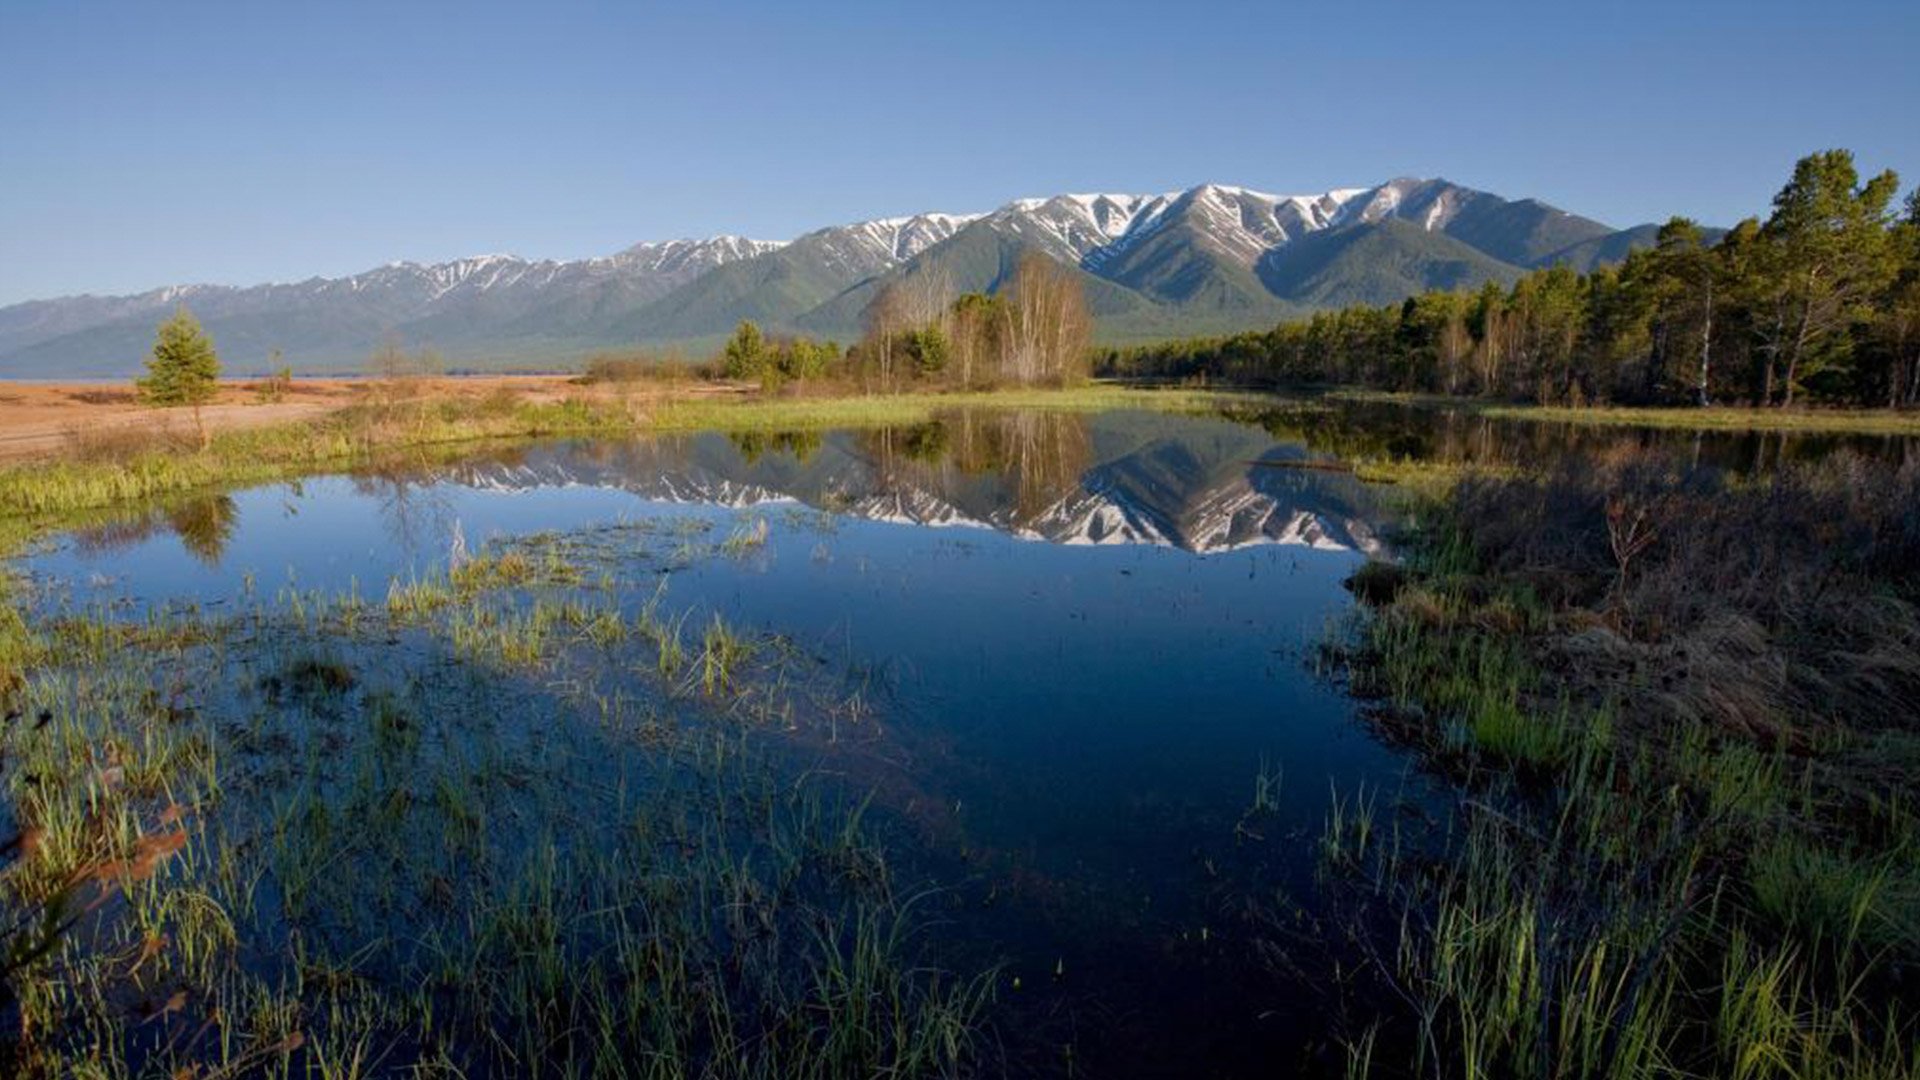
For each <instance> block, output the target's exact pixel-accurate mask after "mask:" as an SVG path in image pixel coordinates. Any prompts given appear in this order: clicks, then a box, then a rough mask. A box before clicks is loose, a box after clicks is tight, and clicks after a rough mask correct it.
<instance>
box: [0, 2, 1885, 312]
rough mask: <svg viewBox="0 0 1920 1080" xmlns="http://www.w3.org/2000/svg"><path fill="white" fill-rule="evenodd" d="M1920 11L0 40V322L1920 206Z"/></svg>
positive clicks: (709, 22) (73, 34) (109, 23)
mask: <svg viewBox="0 0 1920 1080" xmlns="http://www.w3.org/2000/svg"><path fill="white" fill-rule="evenodd" d="M1916 45H1920V2H1915V0H1904V2H1901V3H1856V2H1847V0H1825V2H1819V3H1806V2H1802V3H1772V2H1767V0H1750V2H1744V3H1709V2H1677V0H1667V2H1663V3H1641V2H1617V0H1616V2H1606V3H1581V4H1577V5H1548V4H1541V3H1530V4H1521V3H1513V4H1492V3H1472V2H1463V0H1455V2H1450V3H1445V4H1435V3H1422V4H1399V3H1393V2H1388V0H1377V2H1374V3H1370V4H1365V5H1345V4H1333V3H1320V4H1315V5H1310V6H1309V5H1296V4H1290V3H1278V2H1268V3H1255V4H1236V3H1221V2H1196V0H1184V2H1182V0H1168V2H1165V3H1159V4H1152V5H1134V4H1128V3H1097V4H1096V3H1056V2H1050V0H1023V2H1018V3H1001V2H999V0H972V2H969V3H964V4H957V3H956V4H940V5H936V4H930V3H916V2H911V0H895V2H890V3H871V4H868V3H843V4H833V3H828V2H825V0H821V2H817V3H797V2H795V3H781V4H773V3H755V4H749V3H726V2H695V3H675V4H643V3H621V4H615V3H607V4H580V3H562V2H543V3H532V2H527V3H517V4H511V5H499V6H494V5H490V4H487V3H483V2H479V0H467V2H463V3H457V4H455V3H450V4H437V3H426V2H411V0H407V2H390V3H381V4H364V5H362V4H355V3H348V2H327V3H312V4H301V5H292V4H281V3H261V2H258V0H252V2H247V3H213V2H205V3H164V4H163V3H154V2H152V0H138V2H128V3H109V2H100V3H73V2H71V0H4V2H0V304H4V303H11V302H13V301H17V300H22V299H26V298H30V297H42V296H50V295H57V294H63V293H71V292H128V291H136V290H140V289H145V288H149V287H153V286H156V285H161V284H168V283H176V282H190V281H207V282H221V283H232V284H251V283H256V282H260V281H273V280H294V279H298V278H303V277H307V276H310V275H313V274H322V275H328V276H332V275H338V274H343V273H350V272H353V271H357V270H362V269H366V268H368V267H371V266H375V265H378V264H380V263H383V262H387V261H390V260H396V259H414V260H419V261H432V260H438V259H445V258H451V257H455V256H459V255H470V254H481V253H486V252H494V251H507V252H512V253H515V254H519V255H525V256H529V257H554V258H572V257H580V256H587V255H597V254H606V253H609V252H611V251H615V250H617V249H619V248H621V247H624V246H626V245H628V244H631V243H633V242H635V241H639V240H644V239H669V238H673V237H678V236H701V235H709V234H713V233H718V232H737V233H744V234H747V235H750V236H756V237H765V238H771V239H784V238H787V237H791V236H793V235H795V234H796V233H799V232H803V231H805V230H807V229H809V228H814V227H818V226H821V225H826V224H833V223H838V222H844V221H852V220H858V219H861V218H866V217H878V216H883V215H890V214H900V213H909V212H913V211H918V210H929V209H939V210H953V211H969V210H984V209H990V208H992V207H994V206H997V205H999V204H1000V203H1002V202H1005V201H1006V200H1008V199H1010V198H1013V197H1016V196H1022V195H1035V194H1052V193H1057V192H1062V191H1162V190H1170V189H1173V188H1177V187H1184V186H1188V185H1192V184H1195V183H1200V182H1204V181H1215V182H1220V183H1228V184H1241V185H1245V186H1248V187H1254V188H1259V189H1261V190H1266V191H1276V192H1282V193H1300V192H1314V191H1321V190H1324V189H1327V188H1331V187H1347V186H1361V185H1366V184H1372V183H1377V182H1379V181H1381V180H1385V179H1387V178H1389V177H1392V176H1397V175H1418V176H1444V177H1446V178H1448V179H1450V180H1454V181H1457V182H1460V183H1465V184H1469V185H1472V186H1475V187H1481V188H1485V189H1488V190H1491V191H1495V192H1498V193H1500V194H1503V195H1508V196H1514V197H1517V196H1524V195H1532V196H1536V197H1539V198H1542V199H1545V200H1546V201H1548V202H1552V203H1555V204H1557V205H1559V206H1562V207H1564V208H1566V209H1569V210H1574V211H1577V212H1580V213H1584V214H1587V215H1589V216H1592V217H1597V218H1599V219H1601V220H1603V221H1607V222H1610V223H1614V224H1619V225H1627V224H1633V223H1636V222H1639V221H1645V220H1653V219H1659V218H1664V217H1666V216H1667V215H1669V214H1673V213H1685V214H1689V215H1692V216H1694V217H1697V218H1700V219H1703V220H1705V221H1708V222H1715V223H1727V222H1731V221H1733V220H1735V219H1737V218H1739V217H1741V216H1744V215H1747V214H1751V213H1758V212H1761V211H1763V210H1764V209H1765V207H1766V204H1767V201H1768V199H1769V198H1770V197H1771V196H1772V194H1773V192H1774V191H1775V190H1777V189H1778V188H1779V186H1780V184H1781V182H1782V181H1783V180H1784V179H1785V177H1786V175H1787V172H1788V170H1789V169H1790V168H1791V166H1792V163H1793V161H1794V159H1795V158H1796V157H1798V156H1800V155H1801V154H1803V153H1806V152H1809V151H1812V150H1816V149H1823V148H1827V147H1832V146H1844V147H1849V148H1851V149H1853V150H1854V151H1855V152H1856V153H1857V154H1858V155H1859V158H1860V161H1861V164H1862V166H1863V167H1864V168H1867V169H1873V170H1877V169H1880V168H1886V167H1892V168H1895V169H1898V170H1900V171H1901V173H1902V175H1903V176H1904V177H1906V178H1907V182H1906V184H1905V185H1904V186H1905V187H1909V188H1910V187H1911V186H1912V181H1914V180H1920V64H1917V63H1916V62H1915V56H1916Z"/></svg>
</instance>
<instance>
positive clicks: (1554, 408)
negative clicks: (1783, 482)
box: [1328, 390, 1920, 435]
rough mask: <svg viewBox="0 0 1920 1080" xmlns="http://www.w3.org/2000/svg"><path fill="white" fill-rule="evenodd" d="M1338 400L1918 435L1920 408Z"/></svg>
mask: <svg viewBox="0 0 1920 1080" xmlns="http://www.w3.org/2000/svg"><path fill="white" fill-rule="evenodd" d="M1328 396H1329V397H1332V398H1334V399H1336V400H1343V401H1359V402H1368V401H1378V402H1392V403H1398V404H1406V405H1418V406H1423V407H1432V408H1445V409H1457V410H1460V411H1464V412H1470V413H1472V414H1474V415H1476V416H1486V417H1491V418H1494V419H1498V420H1530V421H1539V422H1543V423H1555V424H1582V425H1588V426H1595V427H1653V428H1674V429H1681V430H1690V431H1692V430H1698V431H1764V432H1777V433H1789V434H1790V433H1803V434H1831V435H1920V412H1912V411H1899V410H1893V409H1795V410H1785V409H1753V408H1743V407H1736V406H1711V407H1708V408H1692V407H1687V406H1666V407H1657V408H1648V407H1630V406H1621V405H1589V406H1580V407H1577V408H1576V407H1569V406H1559V405H1516V404H1508V403H1499V402H1489V401H1478V400H1474V399H1471V398H1459V397H1448V396H1444V395H1437V394H1396V393H1388V392H1385V391H1378V390H1336V391H1333V392H1332V393H1330V394H1329V395H1328Z"/></svg>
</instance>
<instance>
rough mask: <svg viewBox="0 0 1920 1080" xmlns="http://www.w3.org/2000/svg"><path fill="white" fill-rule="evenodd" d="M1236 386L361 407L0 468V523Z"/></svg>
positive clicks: (1167, 397) (1177, 405)
mask: <svg viewBox="0 0 1920 1080" xmlns="http://www.w3.org/2000/svg"><path fill="white" fill-rule="evenodd" d="M1231 397H1232V395H1222V394H1213V393H1204V392H1192V391H1164V392H1160V391H1144V390H1135V389H1127V388H1123V387H1116V386H1082V387H1072V388H1067V389H1052V390H1008V391H1002V392H994V393H965V394H894V395H880V396H868V397H845V398H807V397H771V398H759V397H755V398H748V399H744V400H728V401H715V400H710V399H681V400H675V399H672V398H668V399H666V400H664V401H652V400H646V399H627V398H622V397H620V396H617V395H616V396H609V397H584V396H583V397H581V398H577V399H572V400H567V401H561V402H528V401H522V400H519V399H517V398H515V397H513V396H512V395H510V394H509V395H502V396H500V397H499V398H496V399H492V400H483V401H464V400H462V401H453V400H431V399H428V400H418V401H410V402H400V403H396V404H391V405H359V406H354V407H351V408H348V409H343V410H341V411H340V412H337V413H334V414H331V415H329V416H326V417H324V418H322V419H319V420H316V421H313V422H310V423H297V424H289V425H285V426H281V427H274V428H263V429H258V430H252V431H238V432H229V433H225V434H221V435H217V436H215V437H214V438H213V440H212V441H211V443H210V444H209V445H208V446H206V447H205V448H201V447H199V446H197V445H180V444H178V443H177V442H172V441H166V440H160V441H155V442H150V443H133V444H130V445H121V446H111V447H102V448H92V447H89V448H84V450H83V452H82V453H81V454H80V455H79V456H77V457H75V458H67V459H62V460H57V461H50V462H33V463H27V464H19V465H13V466H10V467H7V468H4V469H0V528H9V527H10V528H13V529H15V530H17V529H18V528H19V522H21V521H33V520H36V519H45V518H49V517H54V516H58V515H61V514H68V513H72V512H76V511H84V510H89V509H95V508H99V507H105V506H112V505H116V504H123V503H129V502H136V501H139V500H143V499H151V498H155V497H157V496H164V495H171V494H178V493H181V492H187V491H194V490H198V489H202V488H208V487H213V486H217V485H231V484H245V483H259V482H264V481H270V480H277V479H282V478H287V477H293V476H300V475H304V474H309V473H314V472H319V471H324V470H329V469H342V468H353V467H357V466H361V465H368V464H374V463H378V462H380V461H381V460H382V459H383V458H387V457H391V456H393V455H396V454H400V453H403V452H408V451H422V450H429V451H430V450H444V449H447V448H452V447H458V446H460V445H462V444H470V443H477V442H482V441H486V440H499V439H526V438H541V437H551V436H568V435H629V434H636V433H642V432H649V431H661V432H684V431H699V430H723V431H782V430H807V429H818V428H824V427H843V426H844V427H859V426H874V425H885V424H905V423H918V422H922V421H925V420H927V419H929V418H930V417H931V416H932V415H933V414H934V413H935V412H936V411H937V410H940V409H948V408H963V407H992V408H1020V409H1067V410H1077V411H1098V410H1102V409H1112V408H1127V407H1132V408H1161V409H1182V408H1199V407H1203V406H1206V405H1209V404H1213V403H1218V402H1221V401H1225V400H1230V399H1231Z"/></svg>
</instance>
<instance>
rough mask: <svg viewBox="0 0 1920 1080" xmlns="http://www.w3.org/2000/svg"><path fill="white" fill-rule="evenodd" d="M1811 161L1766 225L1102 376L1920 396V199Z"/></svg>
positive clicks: (1145, 354)
mask: <svg viewBox="0 0 1920 1080" xmlns="http://www.w3.org/2000/svg"><path fill="white" fill-rule="evenodd" d="M1898 190H1899V178H1898V177H1897V176H1896V175H1895V174H1894V173H1893V172H1892V171H1886V172H1882V173H1880V174H1879V175H1877V176H1874V177H1871V178H1869V179H1866V180H1864V181H1862V179H1861V178H1860V176H1859V174H1858V172H1857V171H1856V169H1855V166H1854V159H1853V155H1852V154H1851V153H1850V152H1848V151H1845V150H1830V151H1825V152H1822V153H1817V154H1813V155H1810V156H1808V157H1806V158H1803V159H1801V160H1800V162H1799V163H1798V164H1797V165H1796V166H1795V168H1794V171H1793V177H1792V179H1790V180H1789V181H1788V182H1787V184H1786V186H1784V187H1783V188H1781V189H1780V193H1779V194H1778V195H1776V196H1775V197H1774V200H1773V208H1772V212H1771V213H1770V214H1769V215H1768V217H1767V218H1766V219H1765V220H1760V219H1758V218H1750V219H1748V220H1745V221H1742V222H1740V223H1739V224H1737V225H1735V226H1734V227H1733V228H1732V229H1730V230H1728V231H1726V232H1725V233H1724V234H1720V235H1718V236H1711V235H1710V234H1709V233H1708V232H1707V230H1705V229H1703V228H1702V227H1701V226H1700V225H1698V224H1697V223H1695V222H1693V221H1690V220H1688V219H1686V218H1673V219H1672V220H1670V221H1668V222H1667V223H1666V224H1665V225H1664V226H1662V227H1661V228H1660V230H1659V233H1658V237H1657V239H1656V242H1655V243H1654V246H1652V247H1651V248H1642V249H1637V250H1635V251H1633V252H1631V253H1630V254H1629V255H1628V256H1627V258H1626V260H1625V261H1624V262H1622V263H1620V264H1619V265H1616V266H1607V267H1602V268H1599V269H1596V270H1593V271H1591V272H1589V273H1584V274H1582V273H1576V272H1575V271H1574V270H1572V269H1570V268H1568V267H1565V266H1554V267H1550V268H1547V269H1542V270H1536V271H1533V272H1531V273H1528V274H1526V275H1524V276H1522V277H1521V278H1520V279H1519V280H1518V281H1517V282H1515V283H1514V284H1513V285H1512V287H1510V288H1509V287H1504V286H1502V285H1501V284H1499V283H1495V282H1489V283H1487V284H1486V285H1484V286H1482V287H1481V288H1479V289H1477V290H1466V291H1451V292H1447V291H1436V292H1428V293H1424V294H1422V295H1419V296H1415V297H1412V298H1409V299H1408V300H1406V301H1405V302H1404V303H1401V304H1394V305H1388V306H1384V307H1367V306H1362V307H1350V308H1346V309H1344V310H1338V311H1329V312H1322V313H1318V314H1315V315H1313V316H1311V317H1309V318H1306V319H1302V320H1298V321H1292V322H1286V323H1282V324H1280V325H1279V326H1276V327H1274V328H1273V329H1271V330H1266V331H1258V332H1250V333H1243V334H1236V335H1232V336H1227V337H1213V338H1201V339H1190V340H1184V341H1172V342H1165V343H1161V344H1157V345H1148V346H1141V347H1136V348H1129V349H1111V350H1106V351H1104V352H1103V353H1102V354H1101V355H1100V356H1099V357H1098V359H1097V364H1096V368H1097V370H1098V371H1099V372H1100V373H1101V374H1105V375H1113V376H1133V377H1210V378H1218V379H1225V380H1230V381H1236V382H1249V383H1272V382H1336V383H1347V384H1356V385H1363V386H1369V387H1376V388H1381V389H1389V390H1400V391H1419V392H1429V393H1440V394H1463V395H1464V394H1474V395H1485V396H1491V397H1500V398H1511V399H1526V400H1532V401H1537V402H1541V403H1546V404H1567V405H1578V404H1585V403H1590V402H1595V403H1598V402H1632V403H1647V404H1692V405H1710V404H1715V403H1739V404H1747V405H1759V406H1777V407H1792V406H1794V405H1798V404H1803V403H1808V402H1818V403H1826V404H1836V405H1852V406H1886V407H1893V408H1913V407H1916V406H1920V191H1915V192H1914V193H1913V194H1912V195H1910V196H1909V197H1908V199H1907V200H1906V203H1905V206H1904V210H1903V212H1897V211H1896V208H1895V199H1896V196H1897V194H1898Z"/></svg>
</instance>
